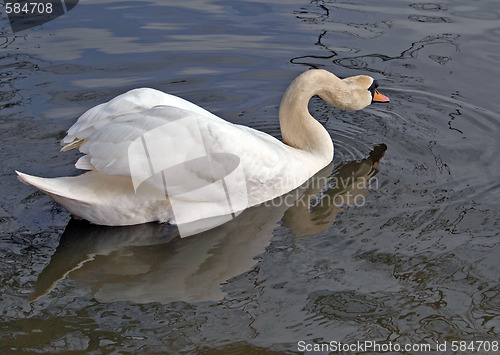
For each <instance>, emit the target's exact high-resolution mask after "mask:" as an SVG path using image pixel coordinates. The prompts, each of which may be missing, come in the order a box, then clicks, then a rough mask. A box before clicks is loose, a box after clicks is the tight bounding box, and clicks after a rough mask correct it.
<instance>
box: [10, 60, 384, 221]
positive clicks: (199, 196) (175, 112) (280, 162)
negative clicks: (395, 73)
mask: <svg viewBox="0 0 500 355" xmlns="http://www.w3.org/2000/svg"><path fill="white" fill-rule="evenodd" d="M377 86H378V85H377V83H376V82H375V81H374V80H373V79H372V78H371V77H369V76H365V75H359V76H354V77H349V78H346V79H342V80H341V79H339V78H337V77H336V76H335V75H333V74H331V73H329V72H328V71H325V70H319V69H318V70H309V71H307V72H305V73H303V74H301V75H300V76H298V77H297V78H296V79H295V80H294V81H293V82H292V83H291V84H290V86H289V87H288V89H287V90H286V92H285V94H284V96H283V99H282V101H281V106H280V111H279V120H280V125H281V133H282V137H283V142H281V141H279V140H278V139H276V138H274V137H272V136H270V135H268V134H265V133H262V132H259V131H256V130H254V129H252V128H249V127H245V126H240V125H236V124H232V123H229V122H227V121H224V120H223V119H221V118H219V117H217V116H215V115H213V114H211V113H210V112H208V111H206V110H204V109H202V108H201V107H199V106H196V105H194V104H192V103H190V102H188V101H185V100H183V99H181V98H179V97H176V96H172V95H169V94H165V93H163V92H160V91H157V90H154V89H147V88H143V89H135V90H131V91H129V92H127V93H125V94H122V95H120V96H117V97H116V98H114V99H112V100H111V101H109V102H107V103H104V104H101V105H98V106H96V107H94V108H92V109H90V110H88V111H87V112H85V113H84V114H83V115H82V116H81V117H80V118H79V119H78V121H77V122H76V123H75V124H74V125H73V126H72V127H71V128H70V129H69V130H68V134H67V136H66V137H65V138H64V139H63V140H62V142H61V144H62V145H63V148H62V151H65V150H68V149H72V148H79V150H80V151H81V152H82V153H84V154H85V155H84V156H83V157H81V158H80V159H79V160H78V161H77V163H76V164H75V166H76V167H77V168H79V169H83V170H90V171H89V172H87V173H85V174H82V175H79V176H76V177H58V178H40V177H35V176H30V175H27V174H23V173H20V172H17V171H16V173H17V174H18V176H19V179H20V180H21V181H22V182H24V183H27V184H29V185H32V186H34V187H36V188H37V189H39V190H41V191H42V192H44V193H46V194H48V195H49V196H51V197H52V198H53V199H54V200H55V201H56V202H58V203H60V204H61V205H62V206H64V207H65V208H66V209H67V210H68V211H70V212H71V213H72V214H73V215H75V216H77V217H80V218H83V219H86V220H88V221H90V222H92V223H95V224H102V225H132V224H140V223H145V222H151V221H159V222H170V223H179V221H180V220H193V219H196V218H197V216H202V217H200V218H205V217H206V216H207V214H206V213H205V212H206V211H209V212H208V213H211V215H213V216H216V215H218V214H224V213H225V212H224V211H226V210H227V209H226V210H225V209H224V208H221V209H220V210H219V206H218V204H220V201H219V200H220V199H221V198H220V196H218V195H217V194H215V192H214V190H213V189H212V190H209V191H208V192H207V191H204V192H203V193H202V192H201V191H202V190H201V189H198V188H199V187H200V186H198V185H199V184H198V182H196V183H193V182H192V181H193V179H194V178H195V177H196V179H198V180H196V181H199V180H201V181H206V183H207V184H212V183H214V181H215V180H217V182H221V181H222V185H221V184H219V185H218V186H223V187H224V191H225V192H226V197H227V192H228V191H227V188H228V187H227V186H226V185H227V183H224V181H223V178H224V176H222V175H226V174H229V175H230V174H232V173H231V171H233V170H234V171H236V170H235V169H236V167H237V168H238V171H239V175H234V174H233V175H234V176H236V178H235V179H233V180H235V181H237V182H238V181H239V182H240V185H238V186H239V188H238V190H237V191H234V190H233V191H232V192H231V193H232V195H233V196H229V197H231V198H230V199H229V200H228V199H227V198H226V199H225V200H224V201H223V202H224V204H226V205H227V203H229V205H230V206H231V202H233V203H232V208H233V210H231V213H233V212H236V210H238V209H242V208H244V207H250V206H254V205H257V204H260V203H263V202H265V201H268V200H271V199H273V198H275V197H277V196H280V195H283V194H285V193H287V192H289V191H291V190H293V189H294V188H296V187H298V186H300V185H301V184H302V183H304V182H305V181H307V180H308V179H309V178H310V177H311V176H313V175H314V174H315V173H316V172H318V171H319V170H320V169H322V168H323V167H325V166H326V165H327V164H328V163H330V162H331V160H332V159H333V143H332V140H331V138H330V135H329V134H328V132H327V131H326V130H325V128H324V127H323V126H322V125H321V124H320V123H319V122H318V121H316V120H315V119H314V118H313V117H312V116H311V115H310V114H309V112H308V108H307V105H308V102H309V100H310V98H311V97H312V96H313V95H319V96H320V97H321V98H323V99H324V100H325V101H327V102H328V103H330V104H332V105H333V106H335V107H337V108H340V109H343V110H360V109H362V108H364V107H365V106H367V105H369V104H370V103H371V102H373V101H382V102H387V101H389V99H388V98H387V97H385V96H383V95H381V94H380V93H378V91H377V90H376V88H377ZM179 122H188V123H189V125H182V124H179ZM193 123H194V126H193V125H192V124H193ZM158 129H160V130H161V133H162V137H161V142H160V143H161V145H158V144H156V143H155V144H156V145H155V144H150V143H148V144H149V145H148V147H166V148H161V149H156V151H149V152H148V150H147V149H146V145H144V148H140V149H139V150H141V149H143V150H142V151H141V152H142V153H144V149H145V150H146V151H145V154H146V155H148V158H150V156H152V155H155V156H156V157H157V158H155V159H157V160H158V159H159V160H161V162H160V163H161V165H162V166H164V167H171V166H179V165H183V164H182V163H183V162H186V161H189V160H190V161H191V162H195V163H196V162H201V161H200V160H199V159H198V160H196V159H193V158H199V157H200V155H199V154H197V153H196V152H195V153H193V152H194V151H196V150H197V149H198V148H199V147H195V145H193V144H192V142H195V141H200V140H201V141H202V143H203V147H204V148H205V149H206V150H210V154H211V158H210V159H211V160H210V159H209V160H210V161H211V162H213V161H216V163H217V159H218V158H220V159H222V160H223V162H222V165H224V169H226V170H227V171H224V173H223V174H222V175H221V176H219V175H220V174H219V175H217V173H215V175H217V176H214V174H213V171H212V172H211V173H210V172H209V171H208V170H211V169H212V168H213V166H211V165H210V166H209V165H206V164H205V165H204V166H203V168H196V167H195V165H189V164H187V165H186V164H184V165H183V166H184V167H183V169H181V170H178V169H177V170H175V169H174V172H176V174H174V175H173V176H171V177H170V179H171V181H170V183H169V184H167V186H168V188H167V190H169V191H171V190H170V188H171V187H173V189H172V191H173V190H176V191H178V193H177V195H174V194H173V193H167V192H166V191H164V190H165V189H164V188H165V174H163V173H162V174H160V175H158V174H156V173H157V172H158V169H155V168H154V166H153V165H154V164H156V163H155V162H153V164H152V163H151V160H149V161H148V160H147V159H145V156H144V154H143V155H141V154H138V151H137V150H134V149H131V147H133V143H134V142H136V143H137V142H139V143H140V142H141V140H142V143H145V142H144V137H145V136H146V135H147V134H148V132H151V131H153V130H156V132H158ZM146 143H147V142H146ZM153 143H154V142H153ZM157 143H158V142H157ZM140 147H142V145H140ZM158 150H160V151H158ZM139 153H140V152H139ZM158 157H160V158H158ZM221 157H222V158H221ZM228 157H229V158H228ZM231 157H236V160H235V161H232V160H231ZM214 159H215V160H214ZM228 161H229V162H228ZM148 164H149V165H148ZM228 165H231V167H229V168H228ZM149 169H150V170H151V172H149ZM212 170H213V169H212ZM132 171H135V172H136V175H137V174H139V175H141V171H142V172H143V173H144V175H146V176H145V177H140V178H137V176H134V174H133V173H132ZM154 174H156V178H155V179H149V180H148V179H147V177H148V176H152V175H154ZM229 175H227V176H229ZM234 176H233V178H234ZM172 179H173V180H172ZM142 182H144V183H142ZM162 182H163V184H162ZM190 184H191V185H193V186H187V185H190ZM197 184H198V185H197ZM212 185H213V186H215V183H214V184H212ZM212 185H211V186H212ZM139 188H140V193H138V191H139ZM184 190H186V191H187V190H194V191H193V192H192V193H191V194H190V195H186V194H183V192H184ZM179 191H180V192H179ZM235 194H236V195H238V196H237V197H238V199H239V200H242V201H245V205H244V206H242V205H241V204H240V205H238V202H237V201H236V200H234V199H233V197H234V196H235ZM158 196H161V197H163V198H158ZM172 196H176V197H175V198H176V199H177V200H182V202H183V203H184V205H183V206H184V207H183V208H182V209H179V210H177V211H176V213H173V209H172V205H173V201H174V198H173V197H172ZM186 196H187V197H186ZM210 199H213V200H214V201H215V202H216V203H215V205H214V203H213V202H214V201H208V200H210ZM228 201H229V202H228ZM235 201H236V202H235ZM186 206H187V207H186ZM214 206H215V207H214ZM238 206H240V207H242V208H237V207H238ZM203 211H205V212H203ZM204 213H205V214H204ZM185 215H189V217H186V216H185ZM193 216H194V217H193ZM233 216H234V214H233ZM185 217H186V218H185Z"/></svg>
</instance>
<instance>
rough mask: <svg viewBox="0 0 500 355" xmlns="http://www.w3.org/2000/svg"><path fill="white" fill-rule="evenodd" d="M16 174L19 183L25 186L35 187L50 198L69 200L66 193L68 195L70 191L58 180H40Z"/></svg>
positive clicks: (39, 178)
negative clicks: (54, 196) (56, 197)
mask: <svg viewBox="0 0 500 355" xmlns="http://www.w3.org/2000/svg"><path fill="white" fill-rule="evenodd" d="M16 174H17V177H18V179H19V180H20V181H21V182H23V183H25V184H26V185H31V186H33V187H36V188H37V189H38V190H40V191H42V192H44V193H46V194H48V195H50V196H53V195H56V196H65V197H68V198H70V196H68V193H70V191H69V190H70V189H69V188H68V187H67V186H65V185H64V184H61V182H60V181H59V180H60V178H41V177H38V176H32V175H28V174H24V173H21V172H19V171H17V170H16Z"/></svg>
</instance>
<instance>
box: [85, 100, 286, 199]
mask: <svg viewBox="0 0 500 355" xmlns="http://www.w3.org/2000/svg"><path fill="white" fill-rule="evenodd" d="M211 116H213V115H211ZM94 129H95V127H94ZM79 148H80V151H81V152H82V153H84V154H85V156H83V157H82V158H80V159H79V160H78V162H77V163H76V167H77V168H83V169H87V170H97V171H99V172H100V173H103V174H106V175H119V176H126V177H131V178H132V180H133V182H134V187H137V186H138V185H140V184H141V183H143V182H146V183H148V184H149V185H151V186H153V187H155V188H156V189H158V190H159V191H163V190H164V187H165V186H164V184H165V181H164V179H165V176H162V175H161V174H160V173H161V172H162V171H170V181H171V183H170V185H169V186H170V187H172V186H174V187H175V188H176V190H177V191H183V190H188V189H195V188H197V186H198V185H200V184H201V185H203V184H210V183H211V182H213V181H214V179H216V178H215V177H221V176H222V175H225V174H228V173H230V172H231V171H233V170H234V169H235V167H237V166H238V167H239V166H240V167H241V169H242V173H243V178H244V181H245V184H246V185H247V188H248V189H249V190H253V191H257V193H259V192H258V190H259V187H262V185H270V184H271V183H274V182H273V181H272V179H273V178H274V177H276V176H278V177H279V176H286V175H287V169H288V168H290V164H291V162H290V161H289V160H290V159H289V157H290V155H289V154H286V153H285V152H284V151H285V150H291V149H292V148H289V147H287V146H285V145H284V144H282V143H281V142H280V141H278V140H277V139H275V138H273V137H271V136H269V135H267V134H265V133H262V132H259V131H256V130H253V129H251V128H248V127H245V126H239V125H235V124H231V123H229V122H227V121H224V120H222V119H220V118H217V119H212V117H210V116H208V117H207V116H206V115H205V114H200V113H197V112H193V111H189V110H186V109H181V108H179V107H171V106H156V107H153V108H151V109H148V110H145V111H140V112H134V113H127V114H123V115H119V116H116V117H114V118H113V119H112V120H110V121H109V122H108V123H107V124H106V125H105V126H104V127H102V128H100V129H95V131H94V132H93V133H91V134H90V135H88V136H87V137H86V138H85V139H84V140H83V142H82V143H81V145H80V146H79ZM207 155H214V156H215V158H214V159H215V161H214V162H213V163H214V164H215V165H213V164H212V165H210V164H207V162H206V159H205V160H204V158H205V157H206V156H207ZM200 164H202V165H200ZM203 164H205V165H203ZM214 166H216V167H217V169H219V170H220V171H218V172H217V171H216V172H214V171H213V169H214ZM200 167H205V168H200ZM172 169H173V170H172ZM175 169H181V170H175ZM153 175H156V176H155V177H154V178H152V179H150V177H152V176H153ZM214 176H215V177H214ZM274 188H276V187H275V186H268V188H266V189H264V190H265V191H266V193H270V194H273V196H271V197H270V198H272V197H275V196H276V195H279V193H272V190H273V189H274ZM281 188H282V187H281ZM169 191H170V190H169ZM248 192H249V194H250V195H251V194H252V191H248ZM259 198H267V196H262V192H260V196H259ZM250 199H251V200H252V201H253V199H252V198H251V196H250ZM261 202H262V201H261Z"/></svg>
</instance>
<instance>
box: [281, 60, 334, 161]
mask: <svg viewBox="0 0 500 355" xmlns="http://www.w3.org/2000/svg"><path fill="white" fill-rule="evenodd" d="M332 86H334V87H339V86H342V81H341V80H340V79H339V78H337V77H336V76H335V75H333V74H331V73H329V72H327V71H325V70H309V71H307V72H305V73H303V74H301V75H299V76H298V77H297V78H296V79H295V80H294V81H293V82H292V83H291V84H290V86H289V87H288V89H287V90H286V92H285V94H284V95H283V99H282V100H281V105H280V111H279V119H280V127H281V135H282V137H283V142H284V143H285V144H287V145H289V146H292V147H294V148H297V149H300V150H304V151H308V152H311V153H315V154H319V155H321V156H322V157H324V158H325V159H326V160H328V161H331V159H333V143H332V139H331V137H330V135H329V134H328V132H327V131H326V129H325V128H324V127H323V126H322V125H321V124H320V123H319V122H318V121H316V119H314V117H312V116H311V114H310V113H309V110H308V107H307V106H308V103H309V100H310V99H311V97H313V96H314V95H319V96H320V97H322V98H323V99H325V95H326V91H327V89H328V88H329V87H332ZM329 101H330V100H329ZM334 105H335V103H334ZM335 106H337V105H335ZM339 106H340V105H339Z"/></svg>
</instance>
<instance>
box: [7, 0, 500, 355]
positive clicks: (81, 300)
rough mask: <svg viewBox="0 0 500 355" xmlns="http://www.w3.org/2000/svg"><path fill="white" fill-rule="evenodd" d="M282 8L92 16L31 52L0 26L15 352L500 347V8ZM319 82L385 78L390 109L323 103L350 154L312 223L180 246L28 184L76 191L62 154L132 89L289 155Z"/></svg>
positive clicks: (259, 212)
mask: <svg viewBox="0 0 500 355" xmlns="http://www.w3.org/2000/svg"><path fill="white" fill-rule="evenodd" d="M283 3H285V2H283V1H277V0H274V1H273V0H271V1H260V0H255V1H210V0H194V1H158V0H148V1H146V0H144V1H127V0H123V1H118V0H116V1H115V0H106V1H104V0H99V1H97V0H94V1H90V0H89V1H83V0H82V1H80V2H79V4H78V5H77V6H76V7H75V8H74V9H73V10H72V11H71V12H70V13H68V15H65V16H63V17H60V18H58V19H56V20H53V21H51V22H49V23H47V24H45V25H43V26H41V27H36V28H33V29H30V30H27V31H24V32H19V33H17V34H16V35H13V34H12V33H11V31H10V26H9V24H8V21H7V17H6V15H5V13H4V12H3V11H2V15H1V27H2V35H1V37H0V45H1V46H2V49H1V58H0V83H1V84H0V107H1V111H0V127H1V130H0V156H1V157H2V158H1V161H2V163H1V166H0V172H1V174H2V179H1V180H0V196H1V200H0V203H1V205H0V225H1V232H0V256H1V257H0V338H1V342H0V350H1V353H7V352H10V351H12V352H21V351H36V352H48V353H54V352H64V351H68V350H81V351H85V352H88V353H92V354H99V353H108V352H115V353H125V352H132V353H151V352H159V353H185V352H188V353H195V352H198V353H199V352H203V353H217V354H219V353H224V352H227V353H245V354H246V353H250V352H252V351H253V352H255V353H257V352H258V353H264V352H267V353H272V352H278V353H282V352H295V351H298V350H299V349H298V347H297V342H298V341H300V340H303V341H306V342H308V343H313V342H316V343H321V342H330V341H341V342H355V341H365V340H369V341H377V342H380V343H382V342H389V341H390V342H393V343H399V344H406V343H411V344H416V343H428V344H432V345H433V346H435V344H436V343H437V342H440V343H443V342H444V341H448V342H450V341H453V340H487V341H494V340H497V341H498V340H500V336H499V333H500V316H499V313H500V296H499V292H500V289H499V285H500V282H499V275H500V272H499V271H500V270H499V261H498V255H500V243H499V241H498V230H499V211H500V210H499V207H500V204H499V199H500V194H499V182H498V176H500V164H499V158H498V156H499V153H500V143H499V126H500V125H499V118H498V112H499V111H500V101H499V100H498V93H499V90H498V89H499V88H498V77H499V74H500V71H499V69H498V68H499V66H498V63H499V60H500V42H499V41H498V38H499V35H500V21H499V20H500V8H499V7H498V4H497V2H495V1H492V0H491V1H488V0H485V1H476V2H471V1H463V0H459V1H451V0H450V1H439V2H415V0H412V1H395V0H393V1H383V2H381V1H349V2H333V1H312V2H308V1H299V0H293V1H287V2H286V3H287V4H286V5H284V4H283ZM308 68H325V69H327V70H330V71H332V72H334V73H335V74H337V75H338V76H341V77H346V76H350V75H356V74H369V75H371V76H373V77H374V78H376V79H377V80H378V81H379V82H380V84H381V87H380V89H381V91H382V92H383V93H384V94H386V95H388V96H389V97H390V98H391V102H390V103H389V104H387V105H372V106H370V107H368V108H367V109H365V110H363V111H361V112H340V111H339V110H337V109H334V108H332V107H330V106H328V105H327V104H325V103H324V102H322V101H321V100H320V99H318V98H314V99H313V100H312V101H311V104H310V111H311V112H312V113H313V115H314V116H315V117H316V118H317V119H318V120H319V121H320V122H321V123H323V124H324V125H325V127H326V128H327V129H328V131H329V132H330V134H331V136H332V139H333V140H334V143H335V149H336V153H335V154H336V155H335V159H334V164H332V165H330V166H329V167H328V168H327V169H326V170H324V171H322V172H320V174H319V175H318V176H317V179H318V181H322V182H323V183H324V182H325V181H328V183H327V185H326V187H324V188H323V185H322V186H320V187H318V186H316V185H315V184H310V186H305V187H303V188H302V189H300V190H299V191H297V192H294V194H295V195H294V197H293V199H296V198H298V200H297V201H305V203H302V204H301V203H298V202H297V203H294V205H293V207H291V208H287V207H286V206H284V205H283V204H279V203H277V204H274V205H273V204H269V205H267V206H260V207H257V208H252V209H249V210H247V211H245V212H244V213H243V214H241V215H240V216H239V217H238V218H236V219H234V220H232V221H231V222H230V223H227V224H225V225H223V226H220V227H218V228H216V229H214V230H211V231H208V232H205V233H203V234H201V235H199V236H195V237H190V238H186V239H180V238H178V235H177V232H176V230H175V228H173V227H171V226H161V225H156V224H147V225H142V226H134V227H120V228H110V227H109V228H105V227H98V226H92V225H89V224H87V223H83V222H79V221H75V220H70V215H69V214H68V213H67V212H66V211H65V210H64V209H62V208H61V207H59V206H58V205H57V204H55V203H54V202H53V201H52V200H51V199H50V198H49V197H47V196H45V195H42V194H41V193H39V192H36V191H34V189H33V188H30V187H28V186H25V185H22V184H21V183H19V182H18V181H17V179H16V178H15V176H14V169H18V170H21V171H23V172H26V173H31V174H34V175H40V176H48V177H52V176H61V175H76V174H78V171H77V170H76V169H75V168H74V167H73V163H74V162H75V161H76V159H77V158H78V156H79V155H78V152H66V153H60V152H59V148H60V147H59V144H58V142H59V140H60V139H61V138H62V137H63V136H64V133H65V131H66V130H67V129H68V128H69V126H70V125H71V124H72V123H73V122H74V121H75V119H76V118H77V117H78V116H79V115H80V114H81V113H83V112H84V111H85V110H87V109H88V108H90V107H92V106H94V105H96V104H99V103H101V102H103V101H106V100H108V99H110V98H112V97H113V96H115V95H117V94H120V93H122V92H124V91H126V90H128V89H131V88H135V87H143V86H147V87H153V88H157V89H161V90H163V91H167V92H170V93H174V94H176V95H178V96H181V97H184V98H186V99H188V100H190V101H192V102H195V103H197V104H199V105H201V106H203V107H205V108H207V109H209V110H210V111H212V112H214V113H216V114H218V115H219V116H221V117H223V118H226V119H228V120H229V121H231V122H236V123H239V124H244V125H248V126H251V127H254V128H257V129H260V130H262V131H265V132H267V133H269V134H272V135H274V136H276V137H279V136H280V132H279V123H278V120H277V114H278V105H279V102H280V99H281V95H282V94H283V92H284V90H285V89H286V87H287V85H288V84H289V83H290V81H291V80H292V79H293V78H294V77H295V76H296V75H298V74H299V73H301V72H303V71H304V70H307V69H308ZM370 179H372V180H370ZM345 181H349V182H350V183H349V184H346V185H343V184H342V182H345ZM369 181H370V184H368V182H369ZM299 196H302V197H300V198H299ZM353 196H354V197H353ZM356 196H357V197H356ZM309 200H310V201H309ZM335 201H341V202H344V204H336V203H335ZM448 352H450V348H448Z"/></svg>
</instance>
